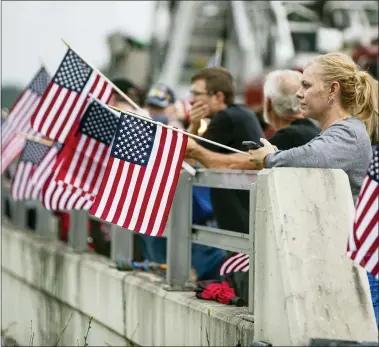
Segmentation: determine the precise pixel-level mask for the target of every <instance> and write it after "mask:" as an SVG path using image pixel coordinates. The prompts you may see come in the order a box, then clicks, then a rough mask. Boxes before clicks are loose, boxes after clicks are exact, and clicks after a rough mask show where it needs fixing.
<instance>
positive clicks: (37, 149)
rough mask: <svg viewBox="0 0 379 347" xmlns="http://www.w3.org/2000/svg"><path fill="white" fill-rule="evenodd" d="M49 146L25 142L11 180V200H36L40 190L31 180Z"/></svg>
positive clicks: (29, 141)
mask: <svg viewBox="0 0 379 347" xmlns="http://www.w3.org/2000/svg"><path fill="white" fill-rule="evenodd" d="M49 150H50V146H48V145H46V144H42V143H39V142H35V141H31V140H26V141H25V146H24V150H23V151H22V153H21V156H20V160H19V162H18V164H17V167H16V171H15V174H14V177H13V180H12V186H11V196H12V199H13V200H36V199H38V196H39V193H40V189H38V187H36V186H35V185H34V184H33V182H32V180H31V178H32V176H33V174H34V171H35V169H36V168H37V166H38V165H39V164H40V163H41V161H42V159H43V158H44V157H45V156H46V153H47V152H48V151H49Z"/></svg>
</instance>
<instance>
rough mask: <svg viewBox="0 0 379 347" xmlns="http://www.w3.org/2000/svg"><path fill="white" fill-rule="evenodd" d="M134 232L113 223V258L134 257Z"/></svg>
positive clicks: (114, 259)
mask: <svg viewBox="0 0 379 347" xmlns="http://www.w3.org/2000/svg"><path fill="white" fill-rule="evenodd" d="M133 249H134V232H133V231H131V230H128V229H124V228H121V227H120V226H118V225H116V224H112V225H111V259H112V260H113V261H116V260H117V259H121V258H123V259H129V258H130V259H133V256H134V255H133Z"/></svg>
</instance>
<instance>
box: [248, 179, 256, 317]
mask: <svg viewBox="0 0 379 347" xmlns="http://www.w3.org/2000/svg"><path fill="white" fill-rule="evenodd" d="M249 193H250V216H249V244H250V245H249V250H250V251H249V313H250V314H254V273H255V268H254V263H255V211H256V204H257V183H252V184H251V185H250V190H249Z"/></svg>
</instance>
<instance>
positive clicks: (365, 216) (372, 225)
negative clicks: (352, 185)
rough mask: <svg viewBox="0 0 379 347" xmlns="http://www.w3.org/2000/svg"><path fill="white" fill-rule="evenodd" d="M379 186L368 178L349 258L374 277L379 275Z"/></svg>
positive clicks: (365, 180)
mask: <svg viewBox="0 0 379 347" xmlns="http://www.w3.org/2000/svg"><path fill="white" fill-rule="evenodd" d="M378 230H379V185H378V182H376V181H375V180H372V179H371V178H370V177H368V176H366V177H365V179H364V181H363V184H362V188H361V191H360V194H359V197H358V201H357V207H356V213H355V220H354V226H353V230H352V232H351V233H350V236H349V242H348V249H347V254H348V256H349V257H350V258H351V259H352V260H354V261H355V262H356V263H358V264H360V265H361V266H363V267H364V268H365V269H366V270H367V271H368V272H370V273H371V274H372V275H373V276H375V277H377V278H378V274H379V258H378V247H379V235H378Z"/></svg>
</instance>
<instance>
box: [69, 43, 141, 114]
mask: <svg viewBox="0 0 379 347" xmlns="http://www.w3.org/2000/svg"><path fill="white" fill-rule="evenodd" d="M62 41H63V43H64V44H65V45H66V46H67V47H68V48H69V49H71V50H72V51H73V52H74V53H75V54H76V55H77V56H78V57H80V59H82V60H83V61H84V62H85V63H86V64H87V65H88V66H89V67H90V68H91V69H92V70H94V71H96V72H97V73H98V74H99V75H100V76H101V77H103V78H104V79H105V80H106V81H107V82H108V83H109V84H111V85H112V87H113V89H114V90H115V91H116V92H118V93H119V94H120V95H121V96H122V97H123V98H124V99H125V100H126V101H127V102H128V103H129V104H131V105H132V106H133V107H134V108H135V109H137V110H139V111H142V109H141V107H139V106H138V105H137V104H136V103H135V102H134V101H133V100H132V99H131V98H129V97H128V96H127V95H126V94H125V93H124V92H123V91H122V90H121V89H120V88H118V87H117V86H115V85H114V84H113V83H112V81H111V80H110V79H109V78H108V77H106V76H104V74H102V73H101V72H100V71H99V70H98V69H96V68H95V67H94V66H93V65H91V64H90V63H88V62H87V61H86V60H85V59H84V58H83V57H82V56H81V55H80V54H79V53H78V52H77V51H75V50H74V49H73V48H72V47H71V45H70V44H69V43H68V42H67V41H66V40H64V39H62ZM145 118H147V117H145Z"/></svg>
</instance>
